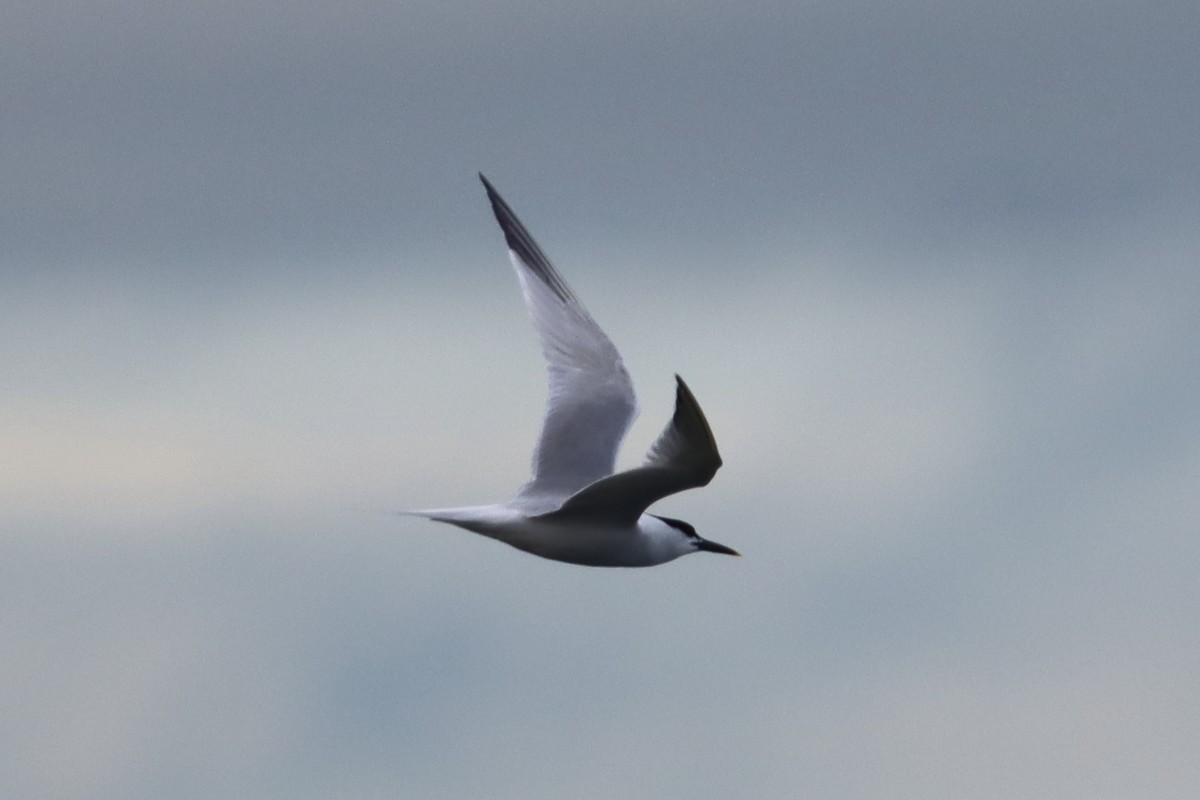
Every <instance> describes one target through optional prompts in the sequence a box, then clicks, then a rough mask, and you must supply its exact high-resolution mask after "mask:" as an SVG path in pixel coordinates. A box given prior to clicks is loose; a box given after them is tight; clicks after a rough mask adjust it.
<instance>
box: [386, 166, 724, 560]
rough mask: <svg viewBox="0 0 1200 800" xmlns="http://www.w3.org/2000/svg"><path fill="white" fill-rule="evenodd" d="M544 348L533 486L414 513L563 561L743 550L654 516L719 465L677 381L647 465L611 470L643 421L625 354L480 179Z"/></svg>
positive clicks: (698, 414)
mask: <svg viewBox="0 0 1200 800" xmlns="http://www.w3.org/2000/svg"><path fill="white" fill-rule="evenodd" d="M479 177H480V180H482V181H483V185H484V187H485V188H486V189H487V194H488V199H489V200H490V201H491V203H492V210H493V211H494V212H495V215H496V220H497V221H498V222H499V223H500V227H501V229H503V231H504V238H505V240H506V242H507V243H508V246H509V255H510V257H511V260H512V263H513V267H514V269H515V270H516V272H517V279H518V281H519V282H520V284H521V290H522V292H523V294H524V296H525V302H526V305H527V306H528V308H529V312H530V316H531V317H532V318H533V323H534V327H535V328H537V331H538V335H539V337H540V339H541V343H542V352H543V354H544V355H545V356H546V360H547V362H548V368H549V373H550V397H549V400H548V403H547V408H546V417H545V420H544V421H543V423H542V432H541V436H540V437H539V439H538V444H537V447H536V448H535V450H534V458H533V479H532V480H530V481H529V482H528V483H526V484H525V485H524V486H523V487H522V488H521V489H520V491H519V492H518V493H517V496H516V497H515V498H513V500H512V501H510V502H509V503H504V504H495V505H483V506H465V507H461V508H443V509H429V510H425V511H409V512H405V513H408V514H415V515H417V516H422V517H426V518H428V519H432V520H435V521H438V522H445V523H449V524H451V525H456V526H458V527H460V528H464V529H466V530H469V531H473V532H475V533H478V534H482V535H483V536H487V537H489V538H492V539H497V540H499V541H502V542H504V543H506V544H509V545H512V546H513V547H515V548H517V549H518V550H524V551H525V552H528V553H532V554H534V555H538V556H541V557H543V558H549V559H553V560H555V561H566V562H569V563H572V564H583V565H586V566H593V567H648V566H654V565H657V564H663V563H666V562H667V561H671V560H673V559H676V558H678V557H679V556H681V555H685V554H687V553H694V552H698V551H709V552H715V553H725V554H728V555H737V553H736V552H735V551H734V550H731V549H730V548H728V547H725V546H724V545H720V544H717V543H716V542H711V541H709V540H707V539H704V538H702V537H700V536H699V535H698V534H697V533H696V531H695V529H694V528H693V527H692V526H691V525H689V524H688V523H686V522H683V521H681V520H677V519H671V518H669V517H659V516H656V515H654V514H649V513H646V509H647V508H649V507H650V505H651V504H653V503H654V502H655V501H657V500H659V499H661V498H663V497H666V496H667V495H670V494H674V493H676V492H680V491H683V490H685V489H691V488H695V487H699V486H704V485H707V484H708V482H709V481H710V480H712V477H713V475H715V474H716V471H717V469H718V468H719V467H720V466H721V457H720V455H719V454H718V452H717V445H716V441H715V440H714V439H713V435H712V431H711V430H709V427H708V422H707V421H706V420H705V418H704V413H703V412H702V411H701V410H700V405H699V404H698V403H697V402H696V398H695V397H693V396H692V393H691V391H690V390H689V389H688V387H687V384H685V383H684V382H683V379H682V378H679V376H676V393H675V414H674V416H673V417H672V419H671V421H670V422H669V423H668V424H667V426H666V428H665V429H664V430H663V432H662V433H661V434H660V435H659V437H658V439H656V440H655V442H654V444H653V445H652V446H651V447H650V452H649V453H648V454H647V457H646V462H645V463H644V464H643V465H642V466H640V467H636V468H634V469H631V470H626V471H624V472H620V473H615V474H614V472H613V469H614V464H615V461H616V455H617V450H618V448H619V447H620V444H621V440H622V439H623V438H624V436H625V432H626V431H627V430H628V428H629V425H630V423H632V422H633V419H634V417H635V416H636V415H637V400H636V398H635V396H634V392H633V383H632V381H630V379H629V374H628V372H627V371H626V370H625V365H624V363H623V362H622V361H621V356H620V354H619V353H618V352H617V349H616V347H614V346H613V344H612V342H611V341H609V339H608V337H607V336H606V335H605V334H604V331H602V330H601V329H600V326H599V325H597V324H596V323H595V321H594V320H593V319H592V318H591V316H590V315H589V314H588V312H587V310H586V309H585V308H584V307H583V304H582V303H580V302H579V300H578V299H577V298H576V297H575V295H574V294H573V293H572V292H571V289H570V287H568V286H567V284H566V282H565V281H564V280H563V279H562V277H561V276H560V275H559V274H558V272H557V270H555V269H554V267H553V266H552V265H551V264H550V261H549V259H547V258H546V256H545V255H544V254H543V253H542V251H541V248H539V247H538V245H537V243H536V242H535V241H534V240H533V237H532V236H530V235H529V232H528V231H527V230H525V227H524V226H523V225H522V224H521V222H520V220H518V219H517V217H516V215H515V214H514V213H513V212H512V210H511V209H510V208H509V207H508V204H507V203H505V202H504V200H503V199H502V198H501V197H500V195H499V194H497V193H496V190H495V189H493V188H492V185H491V184H490V183H488V181H487V179H486V178H484V177H483V176H482V175H480V176H479Z"/></svg>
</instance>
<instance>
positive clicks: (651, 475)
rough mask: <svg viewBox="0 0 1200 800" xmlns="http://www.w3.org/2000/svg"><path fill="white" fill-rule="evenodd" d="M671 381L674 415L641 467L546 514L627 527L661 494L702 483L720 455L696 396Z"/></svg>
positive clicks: (612, 477) (583, 491)
mask: <svg viewBox="0 0 1200 800" xmlns="http://www.w3.org/2000/svg"><path fill="white" fill-rule="evenodd" d="M675 382H676V386H675V414H674V416H673V417H672V418H671V421H670V422H668V423H667V427H666V428H664V429H663V432H662V433H660V434H659V435H658V438H657V439H655V440H654V444H653V445H651V446H650V452H649V453H647V455H646V463H645V464H643V465H642V466H640V467H636V468H634V469H631V470H626V471H625V472H621V473H618V474H616V475H609V476H608V477H605V478H601V479H600V480H598V481H596V482H595V483H593V484H591V485H589V486H586V487H584V488H583V489H581V490H579V491H578V492H576V493H575V494H574V495H572V496H571V497H570V498H568V499H567V501H566V502H565V503H563V504H562V506H561V507H560V508H559V509H558V510H557V511H554V512H550V514H547V516H574V515H579V516H583V517H587V518H588V519H597V520H607V521H610V522H614V523H618V524H630V525H631V524H633V523H635V522H637V519H638V517H640V516H641V515H642V513H643V512H644V511H645V510H646V509H647V508H649V507H650V506H651V505H652V504H653V503H655V502H657V501H658V500H661V499H662V498H664V497H666V496H667V495H671V494H675V493H676V492H682V491H684V490H685V489H695V488H698V487H700V486H707V485H708V482H709V481H711V480H712V479H713V476H714V475H716V474H717V470H718V469H720V468H721V454H720V453H718V452H717V442H716V439H714V438H713V435H712V429H710V428H709V427H708V420H706V419H705V418H704V412H703V411H701V410H700V404H699V403H697V402H696V397H695V396H694V395H693V394H692V392H691V390H690V389H688V386H687V384H686V383H684V382H683V378H681V377H679V376H678V375H676V376H675Z"/></svg>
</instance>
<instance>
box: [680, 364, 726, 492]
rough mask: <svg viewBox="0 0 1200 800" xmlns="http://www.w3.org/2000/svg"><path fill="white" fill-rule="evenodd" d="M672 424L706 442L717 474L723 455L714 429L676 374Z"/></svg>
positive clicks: (690, 392) (689, 435)
mask: <svg viewBox="0 0 1200 800" xmlns="http://www.w3.org/2000/svg"><path fill="white" fill-rule="evenodd" d="M672 424H674V425H675V427H677V428H679V429H680V430H681V431H685V432H686V435H687V436H688V437H689V438H693V437H696V438H700V439H702V440H703V441H705V443H706V444H707V449H708V451H709V453H710V454H711V458H712V460H713V462H714V464H713V466H712V471H713V473H714V474H715V473H716V471H717V470H718V469H720V467H721V464H722V463H723V462H722V461H721V454H720V452H719V451H718V450H717V438H716V437H715V436H713V432H712V428H710V427H709V426H708V420H707V419H706V418H705V416H704V411H703V410H701V408H700V403H699V402H698V401H697V400H696V396H695V395H694V394H692V390H691V389H689V388H688V385H687V384H686V383H685V382H684V380H683V378H681V377H680V376H679V373H675V415H674V417H673V419H672Z"/></svg>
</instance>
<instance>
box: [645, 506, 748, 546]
mask: <svg viewBox="0 0 1200 800" xmlns="http://www.w3.org/2000/svg"><path fill="white" fill-rule="evenodd" d="M651 516H653V517H654V518H655V519H658V520H661V521H662V522H665V523H666V524H667V526H668V527H669V528H671V529H672V530H673V531H675V532H676V535H677V536H678V540H677V544H678V547H679V548H680V550H681V551H682V552H681V553H680V555H683V554H686V553H696V552H701V551H703V552H708V553H723V554H725V555H727V556H740V555H741V553H739V552H738V551H737V550H734V549H733V548H732V547H726V546H725V545H723V544H717V543H716V542H710V541H709V540H708V539H705V538H703V537H702V536H701V535H700V534H698V533H696V529H695V528H693V527H692V526H691V524H689V523H687V522H684V521H683V520H681V519H672V518H670V517H660V516H658V515H657V514H652V515H651Z"/></svg>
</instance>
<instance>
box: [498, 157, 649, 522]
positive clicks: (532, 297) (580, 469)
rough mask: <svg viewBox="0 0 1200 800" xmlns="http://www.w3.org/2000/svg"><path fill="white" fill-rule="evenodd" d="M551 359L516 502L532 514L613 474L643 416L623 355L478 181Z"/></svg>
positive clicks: (506, 207) (515, 221)
mask: <svg viewBox="0 0 1200 800" xmlns="http://www.w3.org/2000/svg"><path fill="white" fill-rule="evenodd" d="M479 179H480V180H481V181H483V185H484V188H485V189H486V190H487V195H488V199H489V200H490V201H491V204H492V211H493V213H494V214H495V215H496V221H497V222H498V223H499V224H500V228H501V230H503V231H504V240H505V242H506V243H507V244H508V248H509V257H510V259H511V260H512V264H513V268H514V269H515V270H516V273H517V280H518V281H519V283H520V284H521V292H522V294H523V295H524V297H525V305H526V307H527V308H528V309H529V315H530V317H531V318H532V319H533V325H534V328H536V329H537V333H538V338H539V339H540V341H541V345H542V353H543V355H544V356H545V357H546V364H547V370H548V372H549V390H550V391H549V397H548V399H547V402H546V415H545V418H544V419H543V421H542V432H541V435H540V436H539V437H538V443H537V447H536V448H535V449H534V452H533V479H532V480H531V481H530V482H529V483H527V484H525V486H524V487H522V488H521V490H520V492H519V493H518V495H517V498H516V501H514V502H517V503H518V504H519V505H520V506H521V507H522V508H524V509H526V510H527V511H529V512H531V513H539V512H542V511H548V510H551V509H555V508H558V506H559V505H560V504H561V503H562V501H563V499H564V498H567V497H570V496H571V495H572V494H574V493H575V492H577V491H579V490H580V489H582V488H583V487H585V486H588V485H589V484H592V483H594V482H595V481H597V480H598V479H600V478H603V477H604V476H606V475H611V474H612V471H613V466H614V464H615V462H616V457H617V450H618V449H619V448H620V445H621V440H622V439H623V438H624V437H625V432H626V431H627V430H628V429H629V425H630V423H631V422H632V421H633V418H634V417H635V416H636V415H637V399H636V397H635V396H634V392H633V382H632V381H631V380H630V378H629V373H628V372H627V371H626V369H625V364H624V362H622V360H621V354H620V353H619V352H617V348H616V347H615V346H614V345H613V343H612V341H611V340H609V338H608V336H606V335H605V333H604V331H603V330H601V328H600V326H599V325H597V324H596V322H595V320H593V319H592V317H591V315H590V314H588V312H587V309H585V308H584V307H583V304H582V303H581V302H579V298H577V297H576V296H575V294H574V292H572V291H571V288H570V287H569V286H568V285H567V283H566V281H564V280H563V278H562V276H561V275H559V274H558V270H556V269H555V268H554V265H553V264H551V263H550V260H549V259H548V258H546V254H545V253H543V252H542V249H541V248H540V247H539V246H538V244H537V242H536V241H534V239H533V236H531V235H530V233H529V231H528V230H526V229H525V226H524V225H522V224H521V221H520V220H519V219H517V215H516V214H514V213H513V210H512V209H511V208H510V207H509V205H508V203H506V202H505V201H504V198H502V197H501V196H500V194H499V193H498V192H497V191H496V190H495V188H493V187H492V185H491V184H490V183H488V180H487V178H485V177H483V175H480V176H479Z"/></svg>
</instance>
